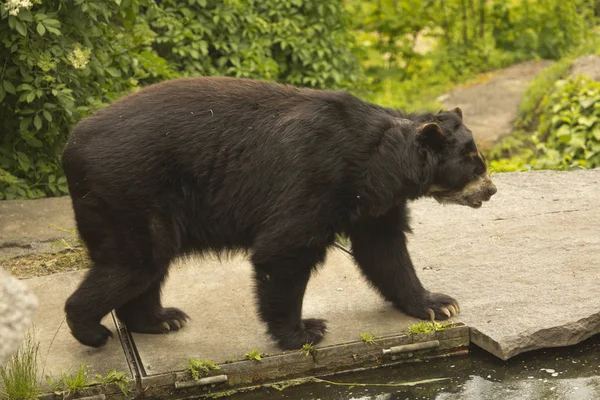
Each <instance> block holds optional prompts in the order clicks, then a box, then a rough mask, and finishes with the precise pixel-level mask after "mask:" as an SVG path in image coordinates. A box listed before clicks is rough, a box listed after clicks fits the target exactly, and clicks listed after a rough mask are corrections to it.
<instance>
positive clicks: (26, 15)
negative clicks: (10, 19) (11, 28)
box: [17, 10, 33, 22]
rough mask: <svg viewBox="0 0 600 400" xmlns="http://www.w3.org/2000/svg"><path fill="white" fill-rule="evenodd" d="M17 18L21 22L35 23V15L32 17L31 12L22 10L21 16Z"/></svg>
mask: <svg viewBox="0 0 600 400" xmlns="http://www.w3.org/2000/svg"><path fill="white" fill-rule="evenodd" d="M17 17H18V18H19V19H20V20H21V21H25V22H32V21H33V15H31V12H30V11H29V10H21V11H19V15H18V16H17Z"/></svg>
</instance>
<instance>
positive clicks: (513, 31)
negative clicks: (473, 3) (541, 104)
mask: <svg viewBox="0 0 600 400" xmlns="http://www.w3.org/2000/svg"><path fill="white" fill-rule="evenodd" d="M593 17H594V5H593V2H590V1H587V0H574V1H564V0H536V1H532V0H521V1H520V2H507V1H495V2H494V3H493V6H492V12H491V18H490V19H491V24H492V34H493V37H494V39H495V41H496V45H497V47H498V48H499V49H503V50H506V51H511V52H515V53H518V54H521V55H524V56H526V57H527V58H531V57H532V56H539V57H542V58H545V59H559V58H560V57H563V56H564V55H565V54H567V53H568V52H569V51H570V49H572V48H573V47H574V46H577V45H578V44H579V43H580V42H581V41H582V40H583V39H584V38H585V37H586V35H587V32H588V29H589V26H590V21H593V19H594V18H593Z"/></svg>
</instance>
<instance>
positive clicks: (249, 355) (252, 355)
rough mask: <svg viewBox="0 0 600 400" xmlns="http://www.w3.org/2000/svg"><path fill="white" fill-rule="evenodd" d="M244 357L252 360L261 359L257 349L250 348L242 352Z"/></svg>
mask: <svg viewBox="0 0 600 400" xmlns="http://www.w3.org/2000/svg"><path fill="white" fill-rule="evenodd" d="M244 357H246V358H247V359H248V360H254V361H260V360H262V358H261V356H260V352H259V351H258V349H252V351H251V352H250V353H246V354H244Z"/></svg>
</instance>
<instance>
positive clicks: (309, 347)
mask: <svg viewBox="0 0 600 400" xmlns="http://www.w3.org/2000/svg"><path fill="white" fill-rule="evenodd" d="M300 352H301V353H302V354H304V355H305V356H306V357H308V356H314V355H315V354H316V352H317V349H316V348H315V345H314V344H312V343H306V344H304V345H303V346H302V348H301V349H300Z"/></svg>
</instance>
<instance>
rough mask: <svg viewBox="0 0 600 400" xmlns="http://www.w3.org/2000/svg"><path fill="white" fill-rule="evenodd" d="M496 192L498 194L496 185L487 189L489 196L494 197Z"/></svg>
mask: <svg viewBox="0 0 600 400" xmlns="http://www.w3.org/2000/svg"><path fill="white" fill-rule="evenodd" d="M496 192H498V189H497V188H496V185H494V184H492V185H491V186H490V187H489V188H488V193H489V195H490V197H491V196H493V195H495V194H496Z"/></svg>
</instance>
